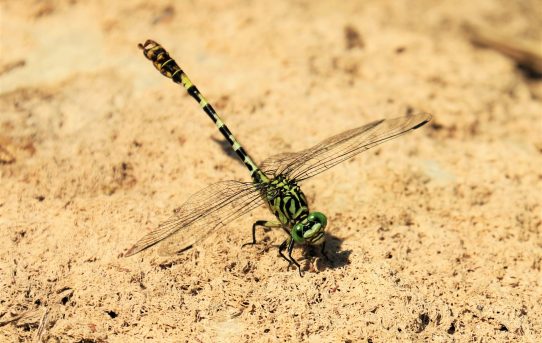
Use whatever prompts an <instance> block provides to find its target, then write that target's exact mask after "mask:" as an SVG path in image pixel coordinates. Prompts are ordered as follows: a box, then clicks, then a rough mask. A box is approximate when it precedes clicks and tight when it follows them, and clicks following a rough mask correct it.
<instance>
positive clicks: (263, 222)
mask: <svg viewBox="0 0 542 343" xmlns="http://www.w3.org/2000/svg"><path fill="white" fill-rule="evenodd" d="M257 226H262V227H265V228H275V227H281V226H282V224H281V223H279V222H277V221H272V220H258V221H256V222H255V223H254V224H252V242H248V243H245V244H243V245H242V246H241V247H244V246H245V245H254V244H256V227H257Z"/></svg>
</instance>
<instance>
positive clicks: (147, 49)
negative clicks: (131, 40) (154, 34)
mask: <svg viewBox="0 0 542 343" xmlns="http://www.w3.org/2000/svg"><path fill="white" fill-rule="evenodd" d="M139 47H140V48H141V49H143V53H144V54H145V57H147V59H149V60H151V61H152V63H153V64H154V67H155V68H156V69H158V71H160V73H161V74H162V75H164V76H166V77H168V78H170V79H172V80H173V82H175V83H178V84H180V85H182V86H183V87H184V88H185V89H186V91H187V92H188V94H190V95H191V96H192V97H193V98H194V99H195V100H196V101H197V102H198V103H199V105H200V106H201V108H202V109H203V110H204V111H205V113H207V115H208V116H209V118H211V120H212V121H213V123H215V125H216V127H217V128H218V130H219V131H220V132H221V133H222V135H223V136H224V138H226V140H227V141H228V142H229V143H230V145H231V147H232V149H233V150H234V151H235V153H236V154H237V156H239V158H240V159H241V161H243V163H244V164H245V166H246V167H247V168H248V170H249V171H250V176H251V177H252V179H253V180H254V181H255V182H256V183H260V182H267V181H268V178H267V177H266V176H265V174H264V173H263V172H262V171H261V170H260V169H259V168H258V167H257V166H256V164H255V163H254V161H253V160H252V159H251V158H250V156H249V155H248V154H247V152H246V151H245V149H243V147H242V146H241V144H240V143H239V141H238V140H237V139H236V138H235V137H234V136H233V134H232V133H231V131H230V129H228V127H227V126H226V124H224V122H223V121H222V119H221V118H220V117H219V116H218V114H217V113H216V111H215V109H214V108H213V106H211V104H210V103H209V102H208V101H207V99H205V97H204V96H203V95H202V94H201V93H200V92H199V90H198V88H197V87H196V86H195V85H194V84H193V83H192V81H190V79H189V78H188V76H187V75H186V74H185V73H184V72H183V70H182V69H181V68H180V67H179V66H178V65H177V63H176V62H175V61H174V60H173V59H172V58H171V57H170V56H169V54H168V53H167V51H166V50H165V49H164V48H163V47H162V46H161V45H160V44H158V43H156V42H155V41H153V40H147V41H146V42H145V44H140V45H139Z"/></svg>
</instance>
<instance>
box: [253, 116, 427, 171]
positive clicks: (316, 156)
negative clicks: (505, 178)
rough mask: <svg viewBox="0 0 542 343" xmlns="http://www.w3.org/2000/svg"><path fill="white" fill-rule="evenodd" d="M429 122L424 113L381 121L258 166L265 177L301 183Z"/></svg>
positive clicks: (271, 158) (275, 156)
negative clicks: (282, 176) (279, 177)
mask: <svg viewBox="0 0 542 343" xmlns="http://www.w3.org/2000/svg"><path fill="white" fill-rule="evenodd" d="M430 120H431V115H430V114H427V113H421V114H415V115H408V116H405V117H400V118H394V119H381V120H377V121H374V122H372V123H369V124H367V125H364V126H361V127H358V128H356V129H352V130H348V131H345V132H343V133H340V134H338V135H336V136H333V137H330V138H328V139H326V140H324V141H323V142H321V143H320V144H317V145H315V146H313V147H312V148H309V149H306V150H303V151H300V152H297V153H283V154H278V155H274V156H271V157H269V158H268V159H266V160H265V161H263V162H262V164H261V169H262V171H263V172H264V173H266V174H268V175H284V176H286V177H288V178H290V179H292V180H296V181H303V180H305V179H308V178H310V177H313V176H315V175H317V174H320V173H321V172H323V171H325V170H328V169H329V168H331V167H333V166H335V165H337V164H339V163H341V162H343V161H345V160H347V159H349V158H351V157H353V156H355V155H357V154H359V153H361V152H363V151H366V150H368V149H370V148H372V147H374V146H376V145H378V144H381V143H383V142H386V141H388V140H390V139H393V138H395V137H399V136H400V135H402V134H405V133H407V132H409V131H411V130H414V129H417V128H419V127H421V126H423V125H425V124H426V123H428V122H429V121H430Z"/></svg>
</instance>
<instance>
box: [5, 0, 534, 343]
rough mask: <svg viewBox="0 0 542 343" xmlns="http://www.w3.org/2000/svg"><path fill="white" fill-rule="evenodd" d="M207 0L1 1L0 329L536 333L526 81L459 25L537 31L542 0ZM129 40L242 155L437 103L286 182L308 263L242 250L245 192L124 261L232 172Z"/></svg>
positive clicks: (401, 336) (185, 334)
mask: <svg viewBox="0 0 542 343" xmlns="http://www.w3.org/2000/svg"><path fill="white" fill-rule="evenodd" d="M218 3H219V2H215V1H182V2H181V1H180V2H175V3H174V2H172V1H156V2H152V4H147V3H146V2H143V1H140V2H136V1H126V2H124V3H123V4H122V3H120V2H115V4H109V3H108V2H106V1H94V2H92V4H89V3H86V2H81V1H75V0H72V1H2V2H1V4H2V5H1V12H0V15H1V17H0V29H1V51H2V53H1V54H0V90H1V94H0V106H1V112H0V234H1V235H2V236H3V239H2V240H1V241H0V341H2V342H16V341H40V340H41V341H53V342H54V341H62V342H135V341H143V340H145V341H159V342H170V341H171V342H174V341H175V342H177V341H178V342H181V341H187V342H198V341H199V342H231V341H235V342H253V341H260V342H283V341H311V342H320V341H321V342H360V341H365V342H390V341H436V342H451V341H458V342H467V341H468V342H471V341H473V342H482V341H483V342H493V341H496V342H506V341H522V342H536V341H538V342H540V340H541V338H542V319H541V318H542V308H541V306H540V304H541V302H542V285H541V283H542V272H541V267H542V209H541V204H542V192H541V189H542V172H541V170H542V169H541V166H542V134H541V132H542V92H541V89H542V85H541V82H542V81H541V80H540V79H536V78H532V77H528V76H526V74H525V73H524V72H522V71H521V70H520V69H518V68H517V67H516V65H515V63H514V62H513V61H511V60H510V59H508V58H507V57H504V56H503V55H501V54H499V53H497V52H495V51H492V50H490V49H483V48H480V47H477V46H473V45H472V44H471V43H470V42H469V40H468V39H467V38H466V36H465V31H464V25H465V24H466V23H470V24H475V25H479V26H480V27H484V28H486V29H497V30H500V31H502V32H505V33H507V34H509V35H511V36H513V37H520V38H523V39H530V40H538V41H540V40H541V39H542V27H541V25H540V22H541V21H542V7H540V6H538V7H537V6H535V5H536V3H537V1H521V2H519V1H518V2H517V3H514V2H508V1H486V0H482V1H471V0H465V1H448V2H433V1H416V2H414V1H357V2H355V1H344V2H340V3H334V4H333V3H332V2H327V1H293V2H286V1H285V2H277V3H276V4H273V5H271V2H257V1H224V2H220V4H218ZM147 38H152V39H155V40H157V41H158V42H160V43H162V44H163V45H164V46H165V47H166V48H167V49H168V50H169V51H170V53H171V54H172V55H173V56H174V57H175V58H176V59H177V60H178V62H179V63H180V64H181V66H182V67H183V68H184V69H185V70H186V71H187V73H188V74H189V75H190V76H191V78H192V80H193V81H194V82H195V83H196V84H197V85H198V86H199V88H200V90H201V91H202V92H203V93H204V94H205V95H206V96H207V97H208V99H209V100H210V101H212V102H213V103H214V104H215V105H216V106H215V107H216V108H217V109H218V110H219V111H220V112H221V113H222V114H223V117H224V119H225V120H226V122H227V123H228V124H229V126H230V127H231V128H232V130H233V131H234V133H235V134H236V135H237V136H238V137H239V138H240V140H241V142H242V143H243V144H244V146H245V147H246V149H247V150H248V151H249V152H250V154H251V155H252V156H253V157H254V158H255V159H256V160H257V161H262V160H263V159H264V158H265V157H267V156H270V155H273V154H275V153H279V152H285V151H297V150H301V149H305V148H307V147H310V146H311V145H313V144H315V143H317V142H319V141H321V140H323V139H325V138H326V137H328V136H330V135H332V134H335V133H338V132H341V131H343V130H346V129H350V128H353V127H356V126H360V125H362V124H365V123H367V122H369V121H372V120H376V119H380V118H386V117H387V118H391V117H396V116H400V115H404V114H405V113H406V112H409V111H425V112H430V113H432V114H433V116H434V117H433V121H432V122H431V124H430V125H427V126H426V127H424V128H423V129H420V130H417V131H415V132H414V133H412V134H409V135H407V136H404V137H401V138H400V139H398V140H395V141H392V142H390V143H386V144H384V145H381V146H380V147H378V148H375V149H373V150H371V151H370V152H367V153H364V154H362V155H359V156H358V157H356V158H354V159H352V160H350V161H348V162H345V163H343V164H342V165H341V166H338V167H335V168H334V169H332V170H329V171H327V172H326V173H324V174H321V175H319V176H318V177H315V178H314V179H311V180H309V181H307V182H306V183H304V184H303V189H304V191H305V193H306V194H307V196H308V198H309V201H310V205H311V208H312V209H315V210H319V211H322V212H325V213H326V214H327V216H328V218H329V221H330V222H329V226H328V230H327V232H328V233H329V236H328V245H329V255H330V257H331V259H332V261H331V262H326V261H325V260H323V259H319V258H315V257H311V256H310V254H308V253H309V252H310V251H305V252H304V250H303V249H301V248H298V249H296V250H295V254H294V256H295V257H296V258H298V259H300V260H301V262H302V266H303V268H304V269H305V270H306V272H305V275H304V277H303V278H301V277H299V275H298V274H297V271H296V270H294V269H290V270H288V269H287V268H286V267H287V266H286V263H285V262H284V261H283V260H281V259H280V258H279V257H278V253H277V245H278V244H280V243H281V242H282V240H283V239H284V233H283V232H281V231H268V232H261V233H260V237H261V239H262V241H261V244H259V245H257V246H255V247H244V248H241V245H242V243H245V242H247V241H248V240H250V226H251V224H252V222H253V221H255V220H257V219H271V216H270V214H269V213H268V212H267V210H266V209H265V208H263V207H262V208H259V209H257V210H255V211H253V212H252V213H251V214H250V215H246V216H244V217H242V218H240V219H238V220H236V221H234V222H232V223H230V224H229V225H227V226H225V227H221V228H220V229H219V230H217V232H216V233H215V234H214V235H211V236H210V237H209V239H207V240H205V241H204V242H202V243H201V244H199V245H197V246H195V247H193V248H192V249H190V250H188V251H186V252H184V253H182V254H180V255H178V256H160V255H159V254H158V253H157V249H149V250H147V251H145V252H143V253H141V254H138V255H136V256H133V257H130V258H125V257H123V253H125V252H126V251H127V249H128V248H129V247H130V246H131V245H132V244H133V243H134V242H135V241H136V240H137V239H139V238H140V237H141V236H142V235H144V234H145V233H147V232H149V231H150V230H152V229H153V228H154V227H156V226H157V225H158V224H159V223H160V222H161V221H163V220H165V219H166V218H168V217H169V216H170V214H171V213H172V211H173V210H174V209H175V208H176V207H178V206H179V205H180V204H182V203H183V201H184V200H185V199H187V198H188V197H189V195H190V194H192V193H194V192H195V191H197V190H198V189H200V188H202V187H204V186H205V185H207V184H210V183H213V182H217V181H219V180H226V179H237V180H248V174H247V172H246V170H245V169H244V168H243V166H242V164H240V163H238V161H236V160H235V156H233V155H231V153H230V152H229V150H228V148H227V146H225V145H224V144H223V143H222V140H221V136H220V134H219V133H218V132H217V130H216V129H215V127H214V126H213V124H212V123H211V122H210V121H209V119H208V118H207V117H206V116H205V115H204V114H202V113H201V112H200V110H199V108H198V106H197V105H196V104H195V103H194V102H193V101H192V99H190V98H189V97H188V96H186V94H185V93H184V92H183V91H182V90H180V89H179V88H178V87H177V86H176V85H174V84H173V83H171V82H170V81H169V80H167V79H165V78H163V77H162V76H160V75H159V74H158V73H157V72H156V70H154V68H153V67H152V65H151V64H150V63H149V62H148V61H147V60H146V59H145V58H144V57H143V55H142V54H141V51H140V50H138V49H137V43H141V42H143V41H144V40H145V39H147ZM316 255H317V254H316ZM303 256H306V258H303Z"/></svg>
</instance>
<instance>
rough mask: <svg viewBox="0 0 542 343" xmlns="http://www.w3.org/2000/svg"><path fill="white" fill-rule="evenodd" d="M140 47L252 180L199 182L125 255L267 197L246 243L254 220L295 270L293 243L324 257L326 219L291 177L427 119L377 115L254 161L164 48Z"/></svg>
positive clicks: (189, 241) (181, 245)
mask: <svg viewBox="0 0 542 343" xmlns="http://www.w3.org/2000/svg"><path fill="white" fill-rule="evenodd" d="M139 47H140V48H141V49H142V50H143V53H144V55H145V57H147V58H148V59H149V60H151V61H152V62H153V64H154V66H155V67H156V69H158V71H160V73H162V75H164V76H166V77H168V78H170V79H172V80H173V82H175V83H178V84H181V85H182V86H183V87H184V88H185V89H186V91H187V92H188V94H190V95H191V96H192V97H193V98H194V99H195V100H196V101H197V102H198V103H199V105H200V106H201V108H202V109H203V111H205V113H207V115H208V116H209V118H211V120H212V121H213V122H214V123H215V125H216V127H217V128H218V130H219V131H220V132H221V133H222V135H223V136H224V138H225V139H226V140H227V141H228V142H229V143H230V145H231V147H232V149H233V150H234V151H235V153H236V154H237V155H238V156H239V158H240V159H241V160H242V161H243V163H244V164H245V166H246V167H247V168H248V170H249V172H250V176H251V178H252V181H251V182H240V181H233V180H230V181H221V182H218V183H215V184H212V185H210V186H208V187H207V188H204V189H202V190H201V191H199V192H197V193H196V194H194V195H192V196H191V197H190V198H189V199H188V200H187V201H186V202H185V203H184V204H183V205H181V207H179V208H178V209H176V210H175V212H174V215H173V216H172V217H171V218H169V219H168V220H166V221H165V222H163V223H161V224H160V225H159V226H158V227H157V228H156V229H154V230H153V231H151V232H150V233H148V234H147V235H145V236H144V237H142V238H141V239H140V240H139V241H137V242H136V243H135V245H134V246H132V247H131V248H130V249H129V250H128V252H127V253H126V254H125V256H131V255H133V254H136V253H138V252H140V251H142V250H144V249H147V248H149V247H151V246H153V245H155V244H157V243H161V245H162V250H164V251H165V252H166V253H176V252H179V251H182V250H185V249H186V248H188V247H190V246H191V245H193V244H195V243H197V242H199V241H201V240H203V239H204V238H205V237H207V236H208V235H210V234H211V231H213V230H215V229H217V228H218V227H221V226H224V225H226V224H227V223H228V222H230V221H232V220H234V219H235V218H238V217H239V216H241V215H243V214H245V213H247V212H249V211H251V210H253V209H255V208H256V207H258V206H261V205H263V204H266V205H267V206H268V207H269V209H270V211H271V212H272V213H273V214H274V215H275V217H276V220H273V221H268V220H258V221H256V222H255V223H254V224H253V225H252V241H251V242H250V243H247V244H256V228H257V227H259V226H260V227H267V228H282V229H283V230H284V231H285V232H286V233H287V235H288V238H287V239H286V240H284V242H282V244H281V245H280V247H279V254H280V256H282V257H283V258H284V259H285V260H286V261H288V266H290V265H292V264H294V265H295V266H296V267H297V268H298V270H299V273H300V274H301V266H300V265H299V263H298V262H297V261H296V260H295V259H294V258H293V257H292V250H293V248H294V246H295V245H296V244H301V245H303V244H305V245H316V246H320V247H321V252H322V254H323V255H324V256H326V255H325V242H326V241H325V234H324V230H325V228H326V225H327V218H326V216H325V215H324V214H323V213H321V212H311V211H309V205H308V203H307V199H306V197H305V195H304V194H303V191H302V190H301V188H300V187H299V185H298V184H299V183H301V182H303V181H305V180H307V179H308V178H311V177H313V176H315V175H317V174H320V173H321V172H323V171H325V170H328V169H329V168H331V167H333V166H335V165H337V164H339V163H341V162H343V161H345V160H347V159H349V158H351V157H353V156H355V155H357V154H359V153H361V152H363V151H366V150H368V149H370V148H372V147H374V146H376V145H378V144H381V143H383V142H386V141H388V140H390V139H393V138H395V137H398V136H400V135H402V134H404V133H406V132H409V131H411V130H415V129H417V128H419V127H421V126H423V125H425V124H426V123H427V122H429V121H430V120H431V115H429V114H425V113H424V114H415V115H408V116H404V117H400V118H395V119H381V120H377V121H374V122H372V123H369V124H367V125H364V126H361V127H358V128H355V129H352V130H348V131H345V132H343V133H340V134H338V135H336V136H333V137H330V138H328V139H326V140H324V141H323V142H321V143H320V144H317V145H315V146H313V147H312V148H309V149H306V150H303V151H300V152H296V153H282V154H278V155H275V156H272V157H269V158H268V159H266V160H264V161H263V162H262V163H261V164H260V165H257V164H256V163H255V162H254V160H253V159H252V158H251V157H250V156H249V155H248V154H247V152H246V151H245V149H243V147H242V146H241V144H240V143H239V141H238V140H237V139H236V138H235V137H234V136H233V134H232V133H231V131H230V130H229V129H228V127H227V126H226V124H225V123H224V121H223V120H222V119H221V118H220V117H219V116H218V114H217V113H216V111H215V110H214V108H213V107H212V106H211V104H210V103H209V102H208V101H207V100H206V99H205V97H204V96H203V95H202V94H201V93H200V91H199V90H198V89H197V88H196V86H195V85H194V84H193V83H192V82H191V81H190V79H189V78H188V76H187V75H186V74H185V73H184V72H183V71H182V69H181V68H180V67H179V66H178V65H177V63H176V62H175V61H174V60H173V59H172V58H171V57H170V56H169V54H168V53H167V52H166V50H165V49H164V48H163V47H162V46H161V45H160V44H158V43H156V42H155V41H152V40H147V41H146V42H145V44H140V45H139ZM285 251H287V255H285Z"/></svg>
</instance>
